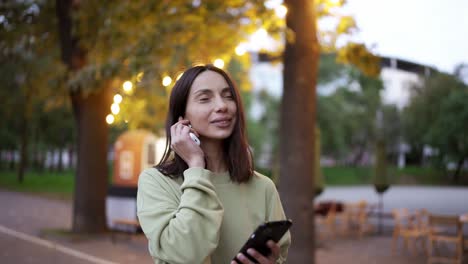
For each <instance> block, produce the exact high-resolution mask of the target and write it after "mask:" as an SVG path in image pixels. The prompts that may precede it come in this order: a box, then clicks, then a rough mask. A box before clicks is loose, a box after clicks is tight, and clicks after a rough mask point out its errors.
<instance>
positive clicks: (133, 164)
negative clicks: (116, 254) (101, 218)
mask: <svg viewBox="0 0 468 264" xmlns="http://www.w3.org/2000/svg"><path fill="white" fill-rule="evenodd" d="M165 143H166V142H165V139H164V138H160V139H158V138H157V137H156V135H154V134H153V133H151V132H149V131H147V130H132V131H127V132H125V133H123V134H122V135H120V136H119V137H118V138H117V141H116V142H115V144H114V172H113V175H112V184H111V186H110V187H109V190H108V194H107V198H106V215H107V225H108V227H109V228H110V229H119V230H122V229H125V230H124V231H136V227H131V226H129V227H128V226H127V227H125V226H124V227H122V226H120V225H117V224H115V222H116V221H118V220H130V221H136V220H137V215H136V194H137V187H138V176H139V175H140V173H141V171H142V170H144V169H145V168H149V167H152V166H154V165H156V164H157V163H158V162H159V160H160V159H161V157H162V155H163V152H164V147H165ZM129 229H132V230H129Z"/></svg>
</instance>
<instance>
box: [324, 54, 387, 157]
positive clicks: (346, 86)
mask: <svg viewBox="0 0 468 264" xmlns="http://www.w3.org/2000/svg"><path fill="white" fill-rule="evenodd" d="M322 61H323V63H321V66H320V70H319V73H320V74H321V75H320V76H319V83H320V84H321V85H322V87H327V86H332V87H336V86H338V88H337V89H336V90H335V91H334V92H333V93H331V94H329V95H322V96H318V99H317V101H318V102H317V118H318V123H319V126H320V129H321V131H322V150H323V153H324V154H325V155H331V156H335V157H338V158H343V157H344V155H345V154H346V153H349V151H351V150H352V149H354V148H361V149H365V148H367V147H369V146H368V144H369V142H372V140H373V139H375V137H376V130H375V117H376V113H377V110H378V109H380V108H381V107H382V103H381V98H380V91H381V90H382V89H383V84H382V81H381V80H379V79H375V78H372V77H368V76H366V75H364V74H363V73H362V72H360V71H359V70H357V69H356V68H353V67H350V66H346V67H345V66H342V65H337V64H336V63H335V62H334V61H333V60H331V57H330V55H327V56H325V59H324V60H322ZM322 65H323V66H322ZM322 75H323V77H322ZM338 76H339V77H338ZM319 89H320V88H319Z"/></svg>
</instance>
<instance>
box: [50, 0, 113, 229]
mask: <svg viewBox="0 0 468 264" xmlns="http://www.w3.org/2000/svg"><path fill="white" fill-rule="evenodd" d="M78 3H79V2H78V1H71V0H56V8H57V12H56V14H57V18H58V25H59V35H60V46H61V55H62V60H63V62H64V63H65V64H66V65H67V66H68V69H69V70H70V71H71V72H73V71H76V70H79V69H81V68H82V67H83V66H84V65H85V64H86V51H84V50H82V49H81V48H80V47H79V45H78V39H77V38H76V36H73V35H72V19H71V17H72V16H71V12H72V4H76V6H74V7H73V8H79V6H78ZM70 96H71V100H72V107H73V113H74V116H75V121H76V124H77V126H76V128H77V129H78V133H77V141H78V144H77V157H78V162H77V163H78V164H77V169H76V174H75V190H74V199H73V225H72V229H73V231H74V232H84V233H96V232H101V231H104V230H105V229H106V219H105V197H106V191H107V177H108V176H107V174H108V171H107V170H108V167H107V137H108V127H107V124H106V122H105V117H106V115H107V113H108V110H109V107H110V105H111V101H112V98H111V96H110V86H109V84H108V83H105V84H104V85H102V87H100V89H98V90H96V91H95V92H93V93H90V94H89V95H86V96H85V95H84V94H83V93H82V90H81V89H78V90H77V91H74V92H71V94H70Z"/></svg>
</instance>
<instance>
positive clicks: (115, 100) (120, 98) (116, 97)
mask: <svg viewBox="0 0 468 264" xmlns="http://www.w3.org/2000/svg"><path fill="white" fill-rule="evenodd" d="M121 102H122V96H121V95H120V94H116V95H114V103H116V104H120V103H121Z"/></svg>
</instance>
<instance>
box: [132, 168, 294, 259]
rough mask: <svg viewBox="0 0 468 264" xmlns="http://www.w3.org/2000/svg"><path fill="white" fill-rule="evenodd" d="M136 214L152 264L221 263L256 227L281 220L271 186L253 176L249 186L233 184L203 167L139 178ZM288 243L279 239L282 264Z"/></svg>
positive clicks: (261, 177) (225, 175) (147, 173)
mask: <svg viewBox="0 0 468 264" xmlns="http://www.w3.org/2000/svg"><path fill="white" fill-rule="evenodd" d="M137 214H138V219H139V221H140V224H141V227H142V229H143V232H144V233H145V235H146V237H147V238H148V248H149V252H150V254H151V256H152V257H153V260H154V262H155V263H156V264H163V263H170V264H179V263H180V264H182V263H183V264H188V263H190V264H192V263H193V264H201V263H203V264H209V263H211V264H226V263H230V261H231V259H232V258H233V257H234V256H235V255H236V254H237V253H238V251H239V250H240V248H241V247H242V245H243V244H244V243H245V241H247V239H248V238H249V236H250V234H251V233H252V232H253V231H254V230H255V228H256V227H257V226H258V225H259V224H261V223H263V222H265V221H275V220H283V219H285V218H286V217H285V215H284V211H283V208H282V206H281V201H280V198H279V195H278V192H277V190H276V187H275V185H274V183H273V182H272V181H271V180H270V179H269V178H267V177H265V176H264V175H261V174H259V173H255V175H254V177H252V179H251V180H250V181H249V182H248V183H242V184H237V183H233V182H232V181H231V180H230V178H229V173H227V172H226V173H213V172H211V171H209V170H205V169H202V168H189V169H187V170H186V171H184V179H181V178H178V179H175V180H174V179H171V178H169V177H167V176H164V175H163V174H162V173H160V172H159V171H158V170H157V169H154V168H150V169H146V170H144V171H143V172H142V173H141V175H140V177H139V180H138V194H137ZM290 243H291V240H290V234H289V232H288V233H287V234H286V235H285V236H284V237H283V238H282V239H281V240H280V242H279V244H280V247H281V257H280V259H279V260H278V262H277V263H284V262H285V260H286V256H287V251H288V247H289V245H290Z"/></svg>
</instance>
